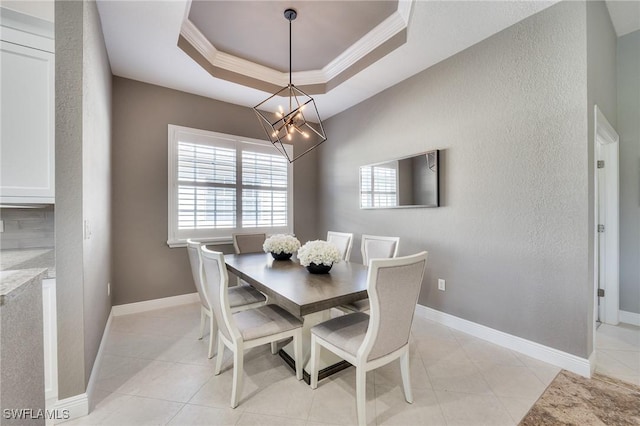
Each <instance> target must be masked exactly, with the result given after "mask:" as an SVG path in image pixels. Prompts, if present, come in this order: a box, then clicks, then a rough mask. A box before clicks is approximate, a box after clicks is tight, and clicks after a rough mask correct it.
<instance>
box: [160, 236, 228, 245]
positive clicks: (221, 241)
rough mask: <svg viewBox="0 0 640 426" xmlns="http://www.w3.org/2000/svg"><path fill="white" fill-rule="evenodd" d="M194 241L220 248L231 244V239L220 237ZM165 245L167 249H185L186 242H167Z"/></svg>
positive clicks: (195, 239)
mask: <svg viewBox="0 0 640 426" xmlns="http://www.w3.org/2000/svg"><path fill="white" fill-rule="evenodd" d="M194 241H198V242H199V243H205V244H206V245H208V246H221V245H228V244H233V238H232V237H230V236H229V237H220V238H194ZM167 245H168V246H169V248H179V247H186V246H187V240H167Z"/></svg>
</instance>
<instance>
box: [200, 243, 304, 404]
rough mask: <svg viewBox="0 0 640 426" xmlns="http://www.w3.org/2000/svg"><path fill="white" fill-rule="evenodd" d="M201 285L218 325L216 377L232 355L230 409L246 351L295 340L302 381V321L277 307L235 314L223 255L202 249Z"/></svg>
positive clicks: (298, 375)
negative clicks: (227, 353)
mask: <svg viewBox="0 0 640 426" xmlns="http://www.w3.org/2000/svg"><path fill="white" fill-rule="evenodd" d="M200 254H201V256H202V264H203V268H202V270H201V274H202V282H203V286H204V289H205V292H206V294H207V295H208V296H209V300H210V301H211V309H212V310H213V313H214V315H215V317H216V320H217V322H218V355H217V357H216V366H215V370H214V373H215V374H216V375H218V374H220V370H221V368H222V358H223V354H224V348H225V346H226V347H227V348H229V349H230V350H231V352H233V385H232V390H231V408H236V407H237V406H238V402H239V400H240V396H241V395H242V378H243V368H244V367H243V365H244V351H245V349H250V348H253V347H256V346H260V345H264V344H267V343H272V342H275V341H278V340H281V339H284V338H288V337H291V338H293V347H294V358H295V363H296V378H297V379H298V380H302V363H303V362H302V320H300V319H298V318H296V317H295V316H293V315H291V314H290V313H289V312H287V311H285V310H284V309H282V308H281V307H279V306H277V305H265V306H261V307H259V308H255V309H249V310H245V311H241V312H235V313H232V312H231V309H230V305H229V293H228V287H229V276H228V274H227V268H226V267H225V263H224V255H223V254H222V253H220V252H215V251H211V250H209V249H207V248H206V247H204V246H203V247H201V248H200Z"/></svg>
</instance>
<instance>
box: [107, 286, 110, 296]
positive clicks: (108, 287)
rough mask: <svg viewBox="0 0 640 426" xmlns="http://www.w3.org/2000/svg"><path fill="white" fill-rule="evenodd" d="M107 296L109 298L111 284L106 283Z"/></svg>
mask: <svg viewBox="0 0 640 426" xmlns="http://www.w3.org/2000/svg"><path fill="white" fill-rule="evenodd" d="M107 296H111V283H107Z"/></svg>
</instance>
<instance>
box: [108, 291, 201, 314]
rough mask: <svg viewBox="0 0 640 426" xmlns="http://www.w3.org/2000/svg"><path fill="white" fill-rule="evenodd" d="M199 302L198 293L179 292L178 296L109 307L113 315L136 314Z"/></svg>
mask: <svg viewBox="0 0 640 426" xmlns="http://www.w3.org/2000/svg"><path fill="white" fill-rule="evenodd" d="M198 302H200V296H198V293H189V294H181V295H178V296H171V297H163V298H162V299H153V300H145V301H143V302H135V303H127V304H124V305H116V306H114V307H112V308H111V314H112V315H113V316H114V317H119V316H121V315H129V314H137V313H139V312H147V311H153V310H155V309H162V308H170V307H172V306H179V305H187V304H189V303H198Z"/></svg>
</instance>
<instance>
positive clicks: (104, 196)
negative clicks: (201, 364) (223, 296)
mask: <svg viewBox="0 0 640 426" xmlns="http://www.w3.org/2000/svg"><path fill="white" fill-rule="evenodd" d="M83 39H84V47H83V54H84V55H83V61H82V62H83V73H82V86H83V93H82V94H83V96H82V141H83V145H82V152H83V157H84V158H83V170H82V175H83V179H82V185H83V188H82V206H83V207H82V208H83V216H84V219H85V220H86V221H87V224H88V232H89V235H88V237H85V241H84V251H83V259H82V260H83V272H84V309H85V315H84V338H85V343H84V351H85V380H86V381H88V380H89V375H90V374H91V369H92V368H93V363H94V360H95V357H96V355H97V353H98V348H99V346H100V340H101V339H102V334H103V331H104V328H105V326H106V322H107V319H108V317H109V312H110V311H111V296H110V295H108V294H107V283H109V282H110V281H111V170H112V168H111V121H112V120H111V67H110V65H109V58H108V56H107V50H106V47H105V43H104V38H103V35H102V25H101V24H100V16H99V15H98V8H97V7H96V4H95V2H94V1H91V2H86V3H85V8H84V34H83Z"/></svg>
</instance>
